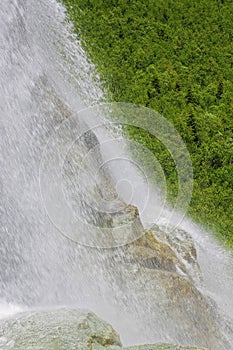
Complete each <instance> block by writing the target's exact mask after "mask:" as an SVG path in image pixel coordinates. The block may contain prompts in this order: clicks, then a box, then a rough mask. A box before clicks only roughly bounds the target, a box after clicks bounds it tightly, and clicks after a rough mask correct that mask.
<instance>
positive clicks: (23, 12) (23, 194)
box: [0, 0, 233, 349]
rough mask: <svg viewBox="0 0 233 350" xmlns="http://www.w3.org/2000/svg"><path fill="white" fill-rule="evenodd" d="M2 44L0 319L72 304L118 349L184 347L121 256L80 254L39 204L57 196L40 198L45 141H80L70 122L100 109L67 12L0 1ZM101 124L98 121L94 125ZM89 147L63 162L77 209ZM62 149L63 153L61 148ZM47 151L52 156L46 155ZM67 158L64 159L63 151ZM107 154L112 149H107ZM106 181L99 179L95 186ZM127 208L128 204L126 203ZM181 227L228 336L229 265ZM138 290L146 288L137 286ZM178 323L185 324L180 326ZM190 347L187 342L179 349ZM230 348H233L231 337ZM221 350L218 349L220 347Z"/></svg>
mask: <svg viewBox="0 0 233 350" xmlns="http://www.w3.org/2000/svg"><path fill="white" fill-rule="evenodd" d="M0 42H1V46H0V50H1V55H0V67H1V70H0V115H1V124H0V128H1V129H0V136H1V139H0V149H1V153H0V165H1V168H0V169H1V170H0V193H1V196H0V213H1V222H0V229H1V242H0V266H1V270H0V316H1V317H6V316H7V315H10V314H13V313H14V312H18V311H21V310H27V309H29V308H35V307H48V306H50V307H51V306H58V305H69V306H73V307H80V308H88V309H91V310H92V311H94V312H96V313H97V314H98V315H100V316H101V317H103V318H105V319H106V320H107V321H109V322H111V323H112V324H113V326H114V327H115V328H116V329H117V330H118V331H119V333H120V334H121V338H122V341H123V343H124V344H136V343H152V342H158V341H167V342H168V341H171V342H181V340H180V339H181V338H180V337H181V336H180V335H179V336H176V333H179V332H181V333H182V329H181V330H180V331H179V332H176V330H174V331H173V330H172V328H168V327H172V326H171V325H170V326H168V325H169V323H168V324H167V325H166V326H164V324H163V322H165V321H166V317H167V316H166V312H167V311H166V310H165V311H164V315H165V316H164V317H165V319H164V320H163V319H160V316H161V315H160V316H159V315H157V316H156V314H155V313H154V312H153V301H152V300H150V299H147V298H148V294H146V293H145V294H143V293H144V292H143V288H142V289H140V288H135V290H134V284H133V283H131V282H127V280H124V279H125V278H127V273H124V271H123V270H122V269H124V268H123V267H122V266H121V260H122V253H119V251H116V250H114V249H113V250H103V249H100V248H90V247H89V248H88V247H87V245H88V242H86V241H85V243H86V244H85V245H82V244H78V243H76V242H74V241H75V239H74V240H72V239H68V238H67V235H66V234H62V233H61V232H60V231H61V230H60V229H59V227H57V225H56V222H54V220H51V215H48V214H50V212H49V210H50V209H51V208H48V207H47V208H46V205H45V202H44V201H43V199H45V201H46V200H48V201H49V200H50V201H51V198H53V195H54V198H55V199H56V191H55V190H54V193H53V194H51V193H49V195H48V197H46V191H47V190H49V189H50V188H53V186H52V184H53V181H54V178H53V177H51V179H50V180H49V179H48V176H47V177H43V176H44V174H46V170H48V169H49V170H50V174H51V169H52V168H51V167H52V165H53V163H52V160H53V159H52V158H49V157H50V156H52V155H53V153H52V152H51V150H52V146H54V144H53V145H52V144H51V143H50V142H51V137H53V135H55V134H56V135H57V134H58V135H59V137H60V138H61V137H62V138H64V139H66V138H67V139H68V138H72V137H74V136H75V135H76V136H77V134H79V133H80V130H82V135H84V134H85V130H87V129H88V118H86V119H85V117H83V118H82V120H79V122H77V121H76V122H75V121H72V122H69V120H70V119H71V116H73V115H77V114H78V112H79V111H80V110H83V109H84V108H86V107H89V106H91V105H94V104H96V103H97V102H98V103H99V102H102V101H103V100H104V98H103V93H102V90H101V86H100V83H99V78H98V76H97V75H96V73H95V70H94V66H93V65H92V64H91V63H90V62H89V61H88V60H87V57H86V55H85V53H84V51H83V49H82V47H81V45H80V43H79V41H78V40H77V38H76V37H75V36H74V35H73V34H72V28H71V27H70V25H68V24H67V22H66V21H65V11H64V8H63V7H62V6H61V4H59V3H57V2H56V1H55V0H50V1H46V0H40V1H36V0H30V1H26V0H3V2H2V3H1V7H0ZM84 115H85V113H84ZM95 118H96V117H95ZM98 122H99V120H98V119H95V123H96V125H97V124H98ZM69 123H70V124H69ZM61 125H62V127H61ZM58 130H59V132H58ZM109 132H110V133H111V131H109ZM107 134H108V130H107V131H106V130H104V132H103V130H102V132H100V130H99V132H98V130H96V135H97V136H98V138H97V136H96V139H95V137H94V136H93V135H92V140H91V142H94V143H95V145H96V144H98V143H100V144H103V143H104V142H103V140H105V139H106V135H107ZM59 140H60V139H59ZM88 142H89V141H85V142H84V141H83V140H81V141H80V142H79V144H78V145H77V148H76V153H75V154H76V155H77V159H76V158H75V154H74V153H72V152H71V154H70V159H71V161H70V162H69V158H67V157H66V159H65V160H66V161H67V164H66V163H64V164H65V169H66V171H67V172H65V173H64V174H63V175H64V176H65V177H66V178H68V180H67V182H66V186H68V185H69V186H70V189H69V188H68V190H65V195H66V196H68V198H69V199H70V200H71V199H72V200H73V201H74V205H75V203H76V202H75V201H76V200H77V198H76V197H75V196H73V190H75V189H76V188H75V185H74V182H73V180H74V177H73V178H72V176H70V174H72V172H74V171H75V164H76V163H77V162H78V156H79V153H80V152H81V150H82V149H83V147H84V148H85V147H88ZM48 145H49V147H50V146H51V148H48ZM57 145H58V144H55V146H57ZM59 147H60V149H59V151H61V148H62V147H63V144H59ZM48 149H49V152H50V153H49V152H48V153H46V152H47V150H48ZM66 151H67V153H68V154H69V148H68V149H67V150H66ZM108 151H109V150H108ZM111 152H113V153H114V152H115V153H116V152H117V150H116V149H115V148H114V147H113V148H111ZM45 154H47V158H46V162H45V163H43V159H44V156H45ZM100 155H101V149H97V152H96V153H95V152H93V153H92V154H91V155H90V160H91V161H90V162H89V163H90V164H88V165H87V169H86V170H85V171H86V172H85V176H84V177H83V178H82V196H85V191H86V193H87V192H88V191H89V190H90V187H91V188H92V187H93V186H94V185H95V183H92V182H91V180H90V179H91V178H92V176H91V175H92V174H93V173H95V172H96V170H98V169H97V168H98V157H100ZM102 155H104V151H103V150H102ZM72 159H75V161H76V163H75V162H74V163H72ZM50 160H51V162H50ZM123 163H124V162H123ZM123 163H122V165H123V166H124V164H123ZM69 164H71V165H69ZM43 166H44V168H43ZM69 166H70V168H69ZM41 167H42V170H43V171H42V175H41ZM118 167H119V164H118ZM116 170H117V169H116ZM127 170H128V177H129V179H135V183H136V184H137V188H138V191H139V192H137V196H136V197H135V201H133V202H134V204H137V205H138V207H139V209H140V201H141V202H142V203H143V201H144V199H145V196H146V193H144V192H143V191H144V187H143V185H142V182H140V179H139V178H140V172H139V173H137V171H136V170H135V169H134V167H132V166H131V167H129V168H127ZM109 171H110V172H113V171H114V169H113V168H111V169H110V170H109ZM88 172H89V173H88ZM40 175H41V176H40ZM117 176H118V175H117V172H116V173H115V177H117ZM102 177H103V176H102V175H101V176H99V177H97V178H95V179H96V182H97V184H98V185H99V186H101V181H102ZM112 177H113V178H114V174H112ZM41 179H42V185H44V184H46V181H47V180H48V183H47V185H48V186H47V187H43V188H42V189H41V183H40V180H41ZM43 181H44V182H43ZM49 181H51V182H49ZM139 185H140V186H139ZM69 186H68V187H69ZM72 186H74V187H72ZM123 188H125V187H123ZM151 191H154V192H153V193H154V195H155V197H156V196H157V195H158V193H157V192H156V191H157V190H155V189H153V190H152V189H151ZM119 192H120V191H119ZM123 192H124V190H123ZM79 193H81V192H79ZM91 193H92V192H91ZM89 195H91V194H89ZM121 195H123V194H121ZM72 196H73V197H72ZM126 197H127V196H126ZM129 197H130V196H129ZM66 198H67V197H66ZM55 199H54V200H55ZM123 199H124V201H126V202H127V198H123ZM95 201H96V199H95V198H93V202H95ZM49 203H50V205H51V206H53V203H51V202H49ZM156 203H158V201H156ZM46 204H47V205H48V203H46ZM97 204H98V203H97ZM156 205H157V204H156ZM64 211H65V210H64ZM48 212H49V213H48ZM54 213H55V214H56V211H55V212H54ZM90 215H91V213H90ZM62 220H63V217H62V218H61V221H62ZM160 224H161V226H162V225H163V221H162V220H161V222H160ZM181 226H182V227H183V229H185V230H186V231H187V232H189V234H190V235H191V236H192V237H193V239H194V241H195V245H196V248H197V255H198V263H199V265H200V270H201V273H202V281H201V282H200V281H199V279H198V278H197V279H196V280H195V278H194V284H195V285H196V287H197V288H198V289H199V290H200V291H201V292H202V293H203V294H204V295H206V296H208V297H210V298H212V300H214V302H215V303H216V309H217V310H218V312H219V314H220V315H221V317H222V318H223V319H226V320H227V325H226V326H224V327H225V328H226V329H227V327H230V322H231V321H230V319H231V317H232V314H233V299H232V290H233V272H232V271H233V270H232V266H233V265H232V256H231V254H230V253H228V252H227V251H225V250H224V249H223V248H221V247H220V246H219V245H218V244H217V243H215V242H214V240H213V239H212V237H211V235H210V234H209V233H206V232H204V231H203V230H201V229H200V228H199V227H196V226H195V225H194V224H193V223H192V222H190V221H189V220H188V219H185V220H183V223H182V225H181ZM88 228H89V231H88V232H87V233H86V236H87V237H88V239H89V238H90V237H92V236H94V235H95V234H96V233H95V228H92V226H91V225H90V226H88ZM78 234H80V235H81V229H80V232H78ZM82 234H84V235H85V232H82ZM68 236H69V235H68ZM86 236H85V237H86ZM69 238H70V237H69ZM90 243H91V242H90ZM90 245H92V244H90ZM128 273H130V271H129V272H128ZM131 273H132V274H133V270H132V271H131ZM134 282H135V284H136V283H143V282H140V278H139V279H138V281H137V280H136V279H135V281H134ZM139 290H140V292H139ZM141 293H142V294H141ZM152 294H153V293H152ZM178 324H181V325H182V319H180V320H179V322H178ZM177 327H179V326H177ZM181 327H182V326H181ZM224 327H223V328H224ZM155 328H156V332H155ZM226 332H227V331H226ZM223 333H225V329H224V332H223ZM228 333H230V332H228ZM187 341H188V340H186V339H185V338H184V339H183V343H184V344H185V343H186V342H187ZM228 341H229V342H231V344H233V342H232V338H231V339H229V340H228ZM219 348H221V345H219V347H218V345H216V349H219Z"/></svg>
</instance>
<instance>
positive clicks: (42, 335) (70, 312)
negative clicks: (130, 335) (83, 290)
mask: <svg viewBox="0 0 233 350" xmlns="http://www.w3.org/2000/svg"><path fill="white" fill-rule="evenodd" d="M0 346H1V350H8V349H15V350H94V349H96V350H103V349H111V350H182V349H183V350H185V349H186V350H201V349H200V348H195V347H181V346H176V345H168V344H157V345H156V344H154V345H141V346H133V347H129V348H123V346H122V344H121V342H120V338H119V336H118V334H117V333H116V332H115V331H114V329H113V328H112V326H111V325H109V324H108V323H106V322H105V321H103V320H101V319H99V318H97V316H96V315H94V314H93V313H91V312H85V311H81V310H74V309H57V310H49V311H40V312H29V313H24V314H19V315H17V316H15V317H14V318H12V319H7V320H3V321H1V322H0Z"/></svg>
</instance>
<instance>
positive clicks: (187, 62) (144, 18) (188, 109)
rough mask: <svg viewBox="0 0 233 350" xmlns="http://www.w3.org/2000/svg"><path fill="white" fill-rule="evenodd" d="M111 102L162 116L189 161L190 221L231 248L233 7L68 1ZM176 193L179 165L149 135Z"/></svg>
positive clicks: (144, 138) (146, 141)
mask: <svg viewBox="0 0 233 350" xmlns="http://www.w3.org/2000/svg"><path fill="white" fill-rule="evenodd" d="M63 3H64V5H65V6H66V9H67V19H68V20H70V21H72V22H73V25H74V31H75V33H76V34H77V38H78V39H79V40H81V43H82V45H83V47H84V48H85V50H86V52H87V55H88V57H89V59H90V60H91V61H92V62H93V63H94V64H95V67H96V72H97V73H98V74H99V76H100V77H101V81H102V84H103V88H104V91H105V94H106V97H107V99H108V101H116V102H129V103H135V104H138V105H142V106H145V107H148V108H151V109H153V110H155V111H157V112H159V113H161V114H162V115H163V116H164V117H165V118H166V119H168V120H169V121H170V122H171V123H172V124H173V125H174V126H175V128H176V129H177V131H178V132H179V134H180V135H181V137H182V138H183V140H184V142H185V144H186V146H187V148H188V150H189V152H190V155H191V159H192V163H193V169H194V190H193V196H192V200H191V203H190V207H189V212H188V214H189V216H190V217H192V218H193V219H194V220H195V221H196V222H198V223H201V224H202V225H204V226H205V227H206V228H207V229H211V230H212V231H213V232H215V234H216V235H217V236H218V237H219V238H220V239H221V240H222V241H223V242H224V243H225V244H226V245H228V246H231V248H233V219H232V213H233V157H232V154H233V40H232V39H233V26H232V23H233V4H232V0H189V1H187V0H140V1H139V0H118V1H116V0H63ZM127 132H128V133H129V135H130V136H131V137H132V138H134V139H135V140H136V141H138V142H141V143H142V144H143V145H145V146H146V147H148V148H149V149H150V150H151V151H152V152H154V153H155V154H156V156H157V158H158V159H159V160H160V162H161V165H162V167H163V169H164V171H165V174H166V177H167V181H168V184H170V185H169V186H170V188H171V193H172V192H173V186H174V185H173V184H174V176H175V175H174V164H173V162H172V159H170V160H169V158H168V157H167V154H166V150H165V149H164V148H163V147H162V145H158V141H157V140H156V139H155V138H153V137H152V136H151V135H150V133H149V132H148V133H147V132H144V131H142V130H140V129H137V128H133V127H132V128H129V130H127Z"/></svg>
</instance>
